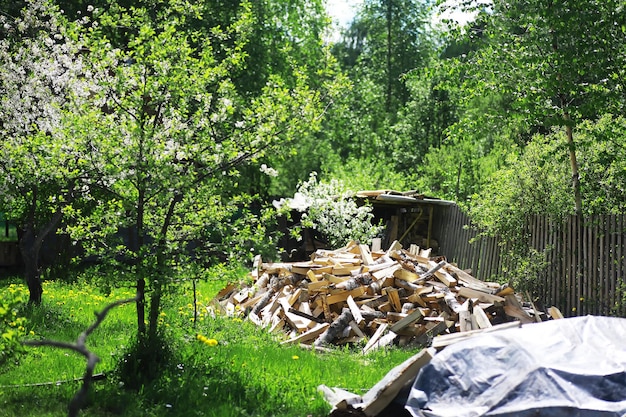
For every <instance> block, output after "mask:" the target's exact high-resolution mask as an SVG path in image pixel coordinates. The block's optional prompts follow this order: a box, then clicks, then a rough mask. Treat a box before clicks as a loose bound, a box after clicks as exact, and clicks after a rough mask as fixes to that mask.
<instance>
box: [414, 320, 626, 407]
mask: <svg viewBox="0 0 626 417" xmlns="http://www.w3.org/2000/svg"><path fill="white" fill-rule="evenodd" d="M405 408H406V409H407V410H408V411H409V412H410V413H411V414H412V415H413V416H415V417H417V416H420V417H444V416H449V417H470V416H498V417H504V416H506V417H513V416H515V417H529V416H550V417H561V416H563V417H565V416H567V417H572V416H580V417H591V416H593V417H596V416H598V417H599V416H602V417H605V416H626V319H622V318H614V317H595V316H586V317H575V318H569V319H562V320H552V321H547V322H543V323H537V324H529V325H524V326H522V327H521V328H515V329H508V330H502V331H500V332H494V333H489V334H484V335H481V336H479V337H474V338H470V339H467V340H465V341H462V342H459V343H456V344H453V345H451V346H448V347H446V348H445V349H444V350H442V351H441V352H439V353H437V354H436V355H435V357H434V358H433V359H432V360H431V361H430V363H429V364H428V365H426V366H425V367H424V368H422V370H421V371H420V373H419V374H418V376H417V378H416V379H415V382H414V384H413V387H412V389H411V392H410V393H409V397H408V399H407V401H406V406H405Z"/></svg>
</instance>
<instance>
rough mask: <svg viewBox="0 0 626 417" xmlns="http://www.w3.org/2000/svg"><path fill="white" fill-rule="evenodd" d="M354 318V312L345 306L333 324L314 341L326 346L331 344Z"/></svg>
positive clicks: (315, 343) (316, 343)
mask: <svg viewBox="0 0 626 417" xmlns="http://www.w3.org/2000/svg"><path fill="white" fill-rule="evenodd" d="M352 320H354V317H353V316H352V312H351V311H350V309H349V308H344V309H343V311H342V312H341V314H340V315H339V317H337V319H336V320H335V321H333V322H332V323H331V325H330V326H329V327H328V329H326V331H324V333H322V334H321V335H320V336H319V337H318V338H317V339H316V340H315V342H313V345H315V346H324V345H328V344H330V343H331V342H332V341H333V340H334V339H335V338H337V337H338V336H339V335H340V334H341V333H342V332H343V329H345V328H346V327H347V326H348V324H349V323H350V322H351V321H352Z"/></svg>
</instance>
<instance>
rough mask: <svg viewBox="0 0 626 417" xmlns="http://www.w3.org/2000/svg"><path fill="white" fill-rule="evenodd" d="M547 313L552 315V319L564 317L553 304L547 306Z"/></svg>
mask: <svg viewBox="0 0 626 417" xmlns="http://www.w3.org/2000/svg"><path fill="white" fill-rule="evenodd" d="M548 314H550V317H552V318H553V319H554V320H557V319H562V318H565V317H564V316H563V313H561V310H559V309H558V308H556V307H554V306H552V307H550V308H548Z"/></svg>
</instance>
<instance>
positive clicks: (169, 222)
mask: <svg viewBox="0 0 626 417" xmlns="http://www.w3.org/2000/svg"><path fill="white" fill-rule="evenodd" d="M168 4H169V6H168V7H164V8H163V9H162V10H161V12H160V14H159V18H158V19H154V17H153V16H152V15H151V13H150V11H149V10H147V9H144V8H131V9H125V8H122V7H112V8H111V9H109V10H107V11H105V12H101V14H98V15H96V16H94V18H93V19H94V21H95V22H97V25H93V26H92V27H91V30H90V32H89V34H88V39H86V40H85V42H86V44H88V45H89V51H90V52H89V57H90V61H91V62H93V64H94V68H93V72H94V73H95V74H97V76H98V77H99V80H100V85H101V86H102V90H101V91H100V92H99V94H98V95H95V96H94V97H93V103H94V104H97V106H93V107H91V108H84V109H83V112H82V113H81V114H79V115H78V119H77V123H80V125H81V126H85V127H86V128H87V127H88V126H91V128H90V129H89V130H88V132H90V133H89V134H90V136H91V137H93V138H94V142H93V147H94V155H95V156H94V159H93V160H92V164H93V169H97V170H98V171H99V175H98V178H99V182H98V186H99V187H100V188H101V189H103V190H104V191H105V192H106V193H108V195H109V197H110V199H109V200H108V201H105V202H103V204H102V207H101V210H95V211H94V212H93V214H94V215H93V216H91V217H87V218H82V220H83V222H82V223H81V224H78V225H77V226H76V227H74V228H73V229H72V232H73V233H74V234H75V235H79V234H81V233H83V234H84V233H86V234H87V236H92V237H93V236H94V233H96V232H98V231H99V230H100V229H102V227H103V226H108V227H109V226H112V227H113V228H114V229H116V230H123V229H127V230H130V231H131V232H130V236H129V239H128V240H127V241H126V242H125V244H120V245H117V246H110V245H106V244H105V243H104V242H103V241H101V240H99V239H92V240H91V242H93V244H94V245H100V246H98V247H96V246H94V247H93V248H92V249H104V251H106V252H109V254H111V251H112V250H113V249H114V248H115V249H116V250H117V252H116V253H115V254H114V255H116V258H117V259H118V260H119V259H122V260H124V261H125V262H126V263H127V264H130V265H131V268H132V269H133V272H134V274H135V277H136V278H135V281H136V286H137V292H138V301H137V328H138V333H139V336H140V338H143V339H144V340H147V341H148V346H150V342H152V341H155V340H156V338H157V337H158V335H159V320H158V318H159V313H160V311H161V302H162V298H163V296H164V294H165V291H166V288H167V285H168V283H169V282H171V278H172V273H173V270H174V268H175V267H176V266H177V265H179V264H180V262H182V259H183V257H185V256H188V255H190V254H191V255H193V256H200V250H202V248H203V245H202V243H201V244H199V245H198V242H202V238H203V237H205V236H206V235H207V234H210V232H211V231H210V230H207V228H208V227H210V225H211V224H213V222H215V220H216V219H215V217H216V216H219V215H220V213H223V212H228V209H229V207H230V208H232V207H235V208H237V204H238V202H242V204H243V203H245V200H242V198H241V197H240V196H239V195H238V194H236V193H234V194H233V193H232V192H230V191H229V190H231V189H235V190H236V188H237V187H236V181H237V179H238V168H239V167H240V166H241V165H242V164H244V163H246V162H254V161H256V160H258V158H259V157H260V156H262V155H264V154H265V153H268V152H278V151H279V150H280V149H281V148H284V147H285V146H288V145H289V144H290V143H291V142H292V140H293V138H295V137H297V136H298V135H299V134H300V133H301V132H304V131H307V130H310V129H313V130H315V129H316V127H317V125H318V123H319V116H320V113H321V103H320V94H319V92H318V91H316V90H314V89H311V88H310V87H309V84H308V79H307V77H306V74H304V73H302V72H301V71H299V70H298V68H292V71H293V72H292V74H291V75H292V77H293V79H292V80H291V82H290V84H291V86H289V85H288V84H287V83H286V82H285V81H284V78H283V77H281V76H280V75H271V76H269V77H268V81H267V83H266V85H265V86H264V87H263V88H262V89H261V90H260V91H259V92H258V93H257V94H254V95H253V94H244V93H242V92H240V91H239V89H238V88H237V85H236V83H235V81H234V80H235V79H237V77H238V76H239V75H241V74H242V73H243V72H245V71H247V70H248V69H249V68H250V67H251V66H253V63H251V62H249V57H248V54H247V53H246V45H247V42H248V40H249V38H250V36H251V33H252V29H253V27H254V26H255V25H256V24H260V23H259V22H257V21H256V16H255V15H254V13H253V7H252V5H251V4H250V3H247V2H242V3H241V6H240V9H239V14H238V16H239V17H238V18H237V19H236V20H235V21H233V22H232V23H231V24H230V25H228V26H225V27H212V28H210V29H209V30H208V31H204V29H198V30H189V27H190V26H189V24H188V22H187V19H193V18H196V17H197V16H199V15H201V14H202V12H203V8H202V7H203V5H197V4H192V3H189V2H178V1H172V2H170V3H168ZM117 30H124V31H125V32H124V36H123V38H125V39H127V42H126V43H125V44H124V46H123V47H120V48H116V47H114V46H112V43H111V42H110V40H109V37H108V36H110V35H108V34H115V33H116V31H117ZM121 38H122V37H120V39H121ZM229 198H230V200H229ZM78 217H79V218H80V216H78ZM217 220H218V221H221V222H226V221H228V218H225V219H224V218H218V219H217ZM109 232H110V230H104V231H103V232H102V235H103V236H106V235H110V233H109ZM231 233H235V231H232V232H231ZM192 242H195V243H196V244H195V245H194V246H190V244H191V243H192ZM225 244H228V242H225ZM193 248H196V249H198V250H196V251H193ZM148 294H149V300H147V299H146V298H147V295H148ZM147 301H149V305H148V307H147V308H148V310H147V314H146V302H147ZM145 323H147V325H146V324H145ZM155 343H156V342H155Z"/></svg>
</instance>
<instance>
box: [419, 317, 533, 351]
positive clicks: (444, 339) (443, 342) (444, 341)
mask: <svg viewBox="0 0 626 417" xmlns="http://www.w3.org/2000/svg"><path fill="white" fill-rule="evenodd" d="M521 325H522V324H521V323H520V322H519V321H512V322H509V323H503V324H497V325H495V326H492V327H488V328H485V329H479V330H472V331H469V332H464V333H450V334H445V335H439V336H437V337H435V338H434V339H433V341H432V345H431V346H432V347H433V348H435V349H443V348H444V347H446V346H449V345H451V344H453V343H456V342H460V341H461V340H465V339H467V338H469V337H475V336H477V335H481V334H485V333H490V332H495V331H499V330H506V329H512V328H516V327H521Z"/></svg>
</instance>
